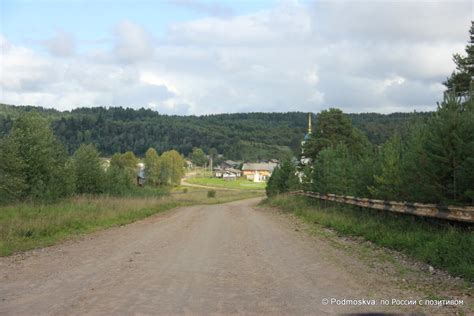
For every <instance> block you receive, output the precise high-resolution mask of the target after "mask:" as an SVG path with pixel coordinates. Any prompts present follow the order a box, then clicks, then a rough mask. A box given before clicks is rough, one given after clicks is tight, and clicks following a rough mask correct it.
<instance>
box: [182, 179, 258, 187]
mask: <svg viewBox="0 0 474 316" xmlns="http://www.w3.org/2000/svg"><path fill="white" fill-rule="evenodd" d="M186 181H187V182H189V183H193V184H200V185H207V186H213V187H220V188H228V189H240V190H264V189H265V187H266V186H267V184H266V183H265V182H252V181H249V180H247V179H237V180H224V179H220V178H191V179H188V180H186Z"/></svg>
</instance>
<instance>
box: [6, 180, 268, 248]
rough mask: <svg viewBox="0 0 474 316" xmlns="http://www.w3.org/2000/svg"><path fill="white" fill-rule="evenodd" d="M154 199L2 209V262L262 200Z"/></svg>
mask: <svg viewBox="0 0 474 316" xmlns="http://www.w3.org/2000/svg"><path fill="white" fill-rule="evenodd" d="M162 194H163V193H159V192H158V191H157V195H158V196H155V197H153V196H150V195H151V194H150V192H149V190H148V191H147V194H146V195H147V196H145V197H143V196H140V197H138V196H129V197H107V196H78V197H74V198H70V199H65V200H63V201H60V202H57V203H51V204H37V203H36V204H35V203H19V204H15V205H10V206H2V207H0V256H7V255H10V254H12V253H15V252H18V251H24V250H28V249H33V248H38V247H45V246H50V245H52V244H55V243H57V242H59V241H62V240H65V239H68V238H71V237H73V236H76V235H80V234H84V233H89V232H93V231H96V230H99V229H104V228H108V227H112V226H118V225H124V224H127V223H131V222H133V221H136V220H138V219H142V218H144V217H147V216H150V215H152V214H156V213H160V212H163V211H166V210H169V209H171V208H175V207H178V206H184V205H195V204H216V203H224V202H229V201H234V200H239V199H243V198H251V197H256V196H261V195H262V194H260V193H258V192H251V191H240V192H239V191H224V190H221V191H217V194H216V197H215V198H208V197H207V190H202V189H201V190H199V189H194V188H181V187H178V188H175V189H173V190H172V192H171V194H169V195H162Z"/></svg>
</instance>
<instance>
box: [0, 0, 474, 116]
mask: <svg viewBox="0 0 474 316" xmlns="http://www.w3.org/2000/svg"><path fill="white" fill-rule="evenodd" d="M469 8H470V4H469V2H458V3H457V5H454V6H453V5H452V4H451V3H449V2H422V3H421V4H420V3H418V2H403V1H402V2H388V1H384V2H383V4H378V3H376V2H373V1H369V2H343V1H333V2H316V3H315V4H311V5H310V6H304V5H300V4H298V3H297V2H294V3H291V2H289V3H283V4H280V5H278V6H277V7H275V8H273V9H269V10H264V11H259V12H254V13H251V14H246V15H240V16H232V15H219V14H216V15H217V16H213V17H207V18H203V19H198V20H193V21H188V22H182V23H176V24H173V25H170V26H169V29H168V31H167V32H166V33H165V34H164V35H162V36H161V38H155V37H154V35H153V34H152V33H151V32H149V31H147V30H145V29H144V28H143V27H142V26H140V25H139V23H134V22H130V21H124V22H121V23H119V24H118V25H117V26H116V27H115V28H114V32H113V34H112V35H113V45H112V47H109V49H102V50H101V49H97V48H96V49H95V50H94V51H86V52H84V53H82V54H75V55H71V56H70V58H66V59H65V58H57V57H56V56H57V55H61V54H56V55H54V56H42V55H41V54H39V53H37V52H35V51H34V50H33V49H31V48H26V47H20V46H15V45H13V44H11V43H9V42H8V41H7V40H5V39H1V38H0V39H1V43H2V76H1V78H0V80H1V81H0V82H1V100H0V101H1V102H5V103H14V104H38V105H44V106H55V107H58V108H63V109H64V108H71V107H74V106H94V105H124V106H126V105H130V106H146V107H150V108H153V109H156V110H158V111H160V112H166V113H179V114H206V113H219V112H241V111H290V110H301V111H314V112H317V111H319V110H321V109H323V108H328V107H340V108H342V109H343V110H345V111H348V112H362V111H376V112H390V111H411V110H414V109H417V110H426V109H434V108H435V107H436V101H439V100H440V98H441V96H442V91H443V87H442V85H441V82H442V81H443V80H444V79H445V78H446V77H447V76H449V74H450V73H451V71H452V70H453V69H454V65H453V62H452V60H451V56H452V54H453V53H455V52H462V51H463V48H464V46H465V44H466V42H467V39H468V32H467V31H468V28H469V25H470V19H471V16H470V10H469ZM91 40H92V39H91ZM62 56H64V54H63V55H62Z"/></svg>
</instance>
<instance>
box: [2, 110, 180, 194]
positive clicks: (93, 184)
mask: <svg viewBox="0 0 474 316" xmlns="http://www.w3.org/2000/svg"><path fill="white" fill-rule="evenodd" d="M138 163H139V159H138V158H137V157H136V156H135V154H134V153H133V152H132V151H127V152H125V153H115V154H114V155H113V156H112V158H111V159H110V162H109V163H108V161H107V160H104V159H103V158H101V157H100V153H99V151H98V150H97V148H96V147H95V146H94V145H93V144H90V143H83V144H81V145H80V146H79V147H78V148H77V150H75V152H74V153H73V155H72V156H70V155H69V154H68V152H67V150H66V148H65V146H63V145H62V144H61V142H60V141H59V140H58V139H57V138H56V137H55V136H54V133H53V130H52V128H51V126H50V123H49V122H48V121H47V120H46V119H45V118H43V117H42V116H40V115H39V114H38V113H35V112H24V113H22V114H21V115H20V116H19V117H18V118H17V119H16V120H15V121H14V123H13V125H12V128H11V129H10V131H9V133H8V134H7V135H6V136H5V137H2V138H0V202H1V203H6V202H12V201H18V200H56V199H58V198H63V197H67V196H71V195H73V194H112V195H122V194H127V193H131V192H132V191H133V189H134V188H136V183H137V171H138V170H137V165H138ZM144 173H145V174H144V175H145V176H146V177H147V179H148V182H147V183H148V185H150V186H171V185H176V184H179V182H180V180H181V178H182V176H183V175H184V159H183V157H182V156H181V155H180V154H179V153H178V152H177V151H176V150H170V151H167V152H164V153H163V154H162V155H161V156H159V155H158V154H157V152H156V150H155V149H153V148H150V149H148V151H147V152H146V155H145V158H144Z"/></svg>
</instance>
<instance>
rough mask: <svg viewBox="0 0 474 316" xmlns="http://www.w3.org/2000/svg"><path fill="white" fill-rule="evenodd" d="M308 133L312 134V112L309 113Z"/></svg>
mask: <svg viewBox="0 0 474 316" xmlns="http://www.w3.org/2000/svg"><path fill="white" fill-rule="evenodd" d="M308 134H311V112H309V113H308Z"/></svg>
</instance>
